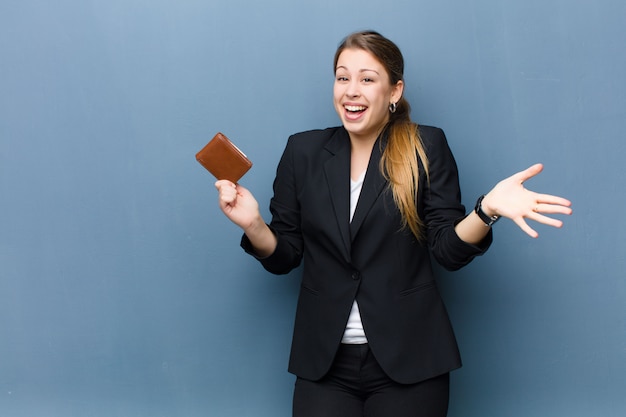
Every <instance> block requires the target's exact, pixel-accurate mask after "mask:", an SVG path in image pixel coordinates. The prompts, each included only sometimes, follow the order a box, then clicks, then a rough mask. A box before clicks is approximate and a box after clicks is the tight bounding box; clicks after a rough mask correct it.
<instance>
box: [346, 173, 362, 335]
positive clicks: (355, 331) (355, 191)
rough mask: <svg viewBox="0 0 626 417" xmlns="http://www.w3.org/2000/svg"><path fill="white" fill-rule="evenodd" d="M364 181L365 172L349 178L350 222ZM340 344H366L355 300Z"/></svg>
mask: <svg viewBox="0 0 626 417" xmlns="http://www.w3.org/2000/svg"><path fill="white" fill-rule="evenodd" d="M364 179H365V171H363V173H362V174H361V175H359V178H357V180H356V181H354V180H352V178H350V221H352V216H354V211H355V210H356V203H357V202H358V201H359V196H360V195H361V189H362V188H363V180H364ZM341 343H346V344H354V345H358V344H363V343H367V337H365V331H364V330H363V323H362V322H361V313H359V305H358V304H357V302H356V300H354V302H353V303H352V310H351V311H350V317H348V323H347V324H346V330H345V331H344V333H343V338H342V339H341Z"/></svg>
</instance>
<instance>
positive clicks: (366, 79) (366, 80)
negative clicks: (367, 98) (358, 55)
mask: <svg viewBox="0 0 626 417" xmlns="http://www.w3.org/2000/svg"><path fill="white" fill-rule="evenodd" d="M373 81H374V80H373V79H371V78H363V82H366V83H371V82H373Z"/></svg>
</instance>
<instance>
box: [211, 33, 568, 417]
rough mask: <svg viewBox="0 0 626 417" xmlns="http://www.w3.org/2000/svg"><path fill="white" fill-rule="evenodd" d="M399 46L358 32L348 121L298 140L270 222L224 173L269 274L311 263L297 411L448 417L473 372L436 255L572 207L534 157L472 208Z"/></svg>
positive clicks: (232, 202) (345, 102)
mask: <svg viewBox="0 0 626 417" xmlns="http://www.w3.org/2000/svg"><path fill="white" fill-rule="evenodd" d="M403 67H404V63H403V58H402V54H401V52H400V50H399V49H398V47H397V46H396V45H395V44H394V43H393V42H391V41H390V40H388V39H386V38H385V37H383V36H381V35H380V34H378V33H376V32H372V31H366V32H358V33H354V34H352V35H350V36H348V37H347V38H346V39H345V40H344V41H343V42H342V43H341V45H340V46H339V48H338V50H337V52H336V55H335V62H334V71H335V83H334V106H335V110H336V111H337V114H338V115H339V118H340V119H341V122H342V126H340V127H334V128H328V129H324V130H315V131H308V132H303V133H299V134H296V135H293V136H292V137H290V138H289V141H288V143H287V146H286V148H285V151H284V153H283V156H282V158H281V160H280V163H279V166H278V169H277V174H276V179H275V181H274V196H273V198H272V200H271V203H270V210H271V214H272V220H271V222H270V223H269V225H268V224H266V222H265V221H264V220H263V218H262V217H261V215H260V212H259V207H258V204H257V202H256V200H255V199H254V197H253V196H252V194H251V193H250V192H249V191H248V190H246V189H245V188H244V187H242V186H241V185H239V184H233V183H231V182H229V181H217V183H216V188H217V189H218V191H219V204H220V207H221V209H222V211H223V212H224V213H225V214H226V216H227V217H228V218H229V219H230V220H232V221H233V222H234V223H235V224H237V225H238V226H240V227H241V228H242V229H243V232H244V236H243V239H242V246H243V248H244V249H245V250H246V251H247V252H248V253H250V254H251V255H252V256H255V257H256V258H257V259H258V260H259V261H260V262H261V264H262V265H263V267H265V269H267V270H268V271H270V272H273V273H276V274H284V273H287V272H289V271H291V270H292V269H293V268H295V267H296V266H298V265H299V264H300V262H301V261H302V260H303V262H304V268H303V277H302V284H301V289H300V295H299V299H298V306H297V312H296V320H295V325H294V335H293V343H292V349H291V357H290V361H289V371H290V372H292V373H294V374H295V375H296V376H297V380H296V386H295V391H294V403H293V413H294V416H295V417H322V416H324V417H332V416H337V417H339V416H340V417H350V416H368V417H377V416H380V417H388V416H394V417H404V416H407V417H408V416H411V417H415V416H445V415H446V413H447V408H448V384H449V377H448V374H449V372H450V371H451V370H453V369H456V368H458V367H459V366H461V361H460V357H459V352H458V349H457V345H456V341H455V338H454V334H453V332H452V328H451V325H450V322H449V319H448V316H447V313H446V310H445V307H444V305H443V302H442V300H441V297H440V295H439V293H438V290H437V286H436V284H435V278H434V276H433V270H432V268H431V263H430V259H431V255H432V256H433V257H434V258H435V259H436V260H437V262H439V263H440V264H441V265H442V266H444V267H445V268H447V269H450V270H456V269H458V268H461V267H462V266H464V265H466V264H467V263H469V262H470V261H471V260H472V259H473V258H474V257H475V256H478V255H481V254H482V253H484V252H485V251H486V250H487V248H488V247H489V245H490V244H491V241H492V235H491V226H492V225H493V223H494V222H495V221H496V220H498V219H499V218H500V217H507V218H509V219H511V220H513V221H514V222H515V223H516V224H518V226H519V227H520V228H521V229H522V230H523V231H525V232H526V233H528V234H529V235H530V236H532V237H536V236H537V233H536V232H535V231H534V230H533V229H532V228H530V226H529V225H528V224H527V223H526V219H531V220H534V221H537V222H540V223H544V224H547V225H550V226H554V227H560V226H561V224H562V223H561V221H559V220H556V219H553V218H551V217H549V216H546V214H548V215H549V214H570V213H571V209H570V202H569V201H567V200H566V199H563V198H560V197H556V196H551V195H546V194H537V193H534V192H531V191H529V190H526V189H525V188H524V187H523V183H524V181H526V180H527V179H529V178H531V177H533V176H535V175H537V174H538V173H539V172H540V171H541V169H542V166H541V165H539V164H538V165H534V166H532V167H530V168H528V169H526V170H525V171H522V172H519V173H517V174H515V175H513V176H512V177H509V178H507V179H505V180H503V181H501V182H500V183H498V184H497V185H496V187H494V188H493V189H492V190H491V191H489V192H488V193H487V194H485V195H483V196H481V197H480V198H479V199H478V201H477V204H476V207H475V209H474V210H472V211H470V212H469V214H466V212H465V208H464V207H463V205H461V202H460V190H459V181H458V173H457V167H456V163H455V160H454V157H453V156H452V153H451V152H450V149H449V147H448V144H447V142H446V138H445V136H444V133H443V131H442V130H441V129H438V128H435V127H429V126H421V125H420V126H418V125H417V124H416V123H414V122H412V121H411V119H410V117H409V112H410V107H409V103H408V102H407V101H406V100H405V99H404V97H403V90H404V81H403V71H404V68H403Z"/></svg>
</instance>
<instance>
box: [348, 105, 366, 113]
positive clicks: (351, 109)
mask: <svg viewBox="0 0 626 417" xmlns="http://www.w3.org/2000/svg"><path fill="white" fill-rule="evenodd" d="M343 107H344V109H346V110H347V111H349V112H350V113H359V112H362V111H365V109H367V107H365V106H343Z"/></svg>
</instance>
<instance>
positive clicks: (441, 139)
mask: <svg viewBox="0 0 626 417" xmlns="http://www.w3.org/2000/svg"><path fill="white" fill-rule="evenodd" d="M420 136H421V138H422V141H423V142H424V147H425V150H426V155H427V157H428V166H429V181H425V182H422V184H423V185H424V186H425V192H421V193H420V194H421V200H422V207H423V217H422V219H423V220H424V222H425V223H426V227H427V236H428V245H429V248H430V251H431V253H432V254H433V256H434V258H435V259H436V260H437V262H438V263H439V264H440V265H441V266H443V267H444V268H446V269H448V270H451V271H454V270H457V269H459V268H461V267H463V266H465V265H467V264H468V263H469V262H471V261H472V259H474V258H475V257H476V256H479V255H482V254H483V253H485V251H486V250H487V249H488V248H489V246H490V245H491V242H492V241H493V234H492V231H491V229H490V230H489V233H488V234H487V236H486V237H485V238H484V239H483V241H482V242H481V243H480V244H478V245H472V244H469V243H466V242H464V241H463V240H461V239H460V238H459V236H458V235H457V233H456V231H455V230H454V227H455V226H456V224H457V223H458V222H460V221H461V220H463V219H464V218H465V216H466V213H465V207H464V206H463V205H462V204H461V189H460V186H459V174H458V169H457V165H456V161H455V159H454V156H453V155H452V151H451V150H450V147H449V145H448V142H447V139H446V136H445V134H444V132H443V130H441V129H439V128H435V127H420ZM422 190H424V189H422ZM418 193H419V191H418Z"/></svg>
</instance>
